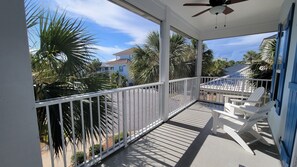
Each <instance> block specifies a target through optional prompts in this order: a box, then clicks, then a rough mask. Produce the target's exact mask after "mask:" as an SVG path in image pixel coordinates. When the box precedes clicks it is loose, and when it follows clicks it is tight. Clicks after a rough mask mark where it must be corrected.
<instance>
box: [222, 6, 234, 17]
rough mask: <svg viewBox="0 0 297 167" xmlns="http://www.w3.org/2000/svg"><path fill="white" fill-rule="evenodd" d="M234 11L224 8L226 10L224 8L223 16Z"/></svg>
mask: <svg viewBox="0 0 297 167" xmlns="http://www.w3.org/2000/svg"><path fill="white" fill-rule="evenodd" d="M233 11H234V10H233V9H231V8H229V7H228V6H226V8H225V10H224V12H223V13H224V14H225V15H227V14H230V13H232V12H233Z"/></svg>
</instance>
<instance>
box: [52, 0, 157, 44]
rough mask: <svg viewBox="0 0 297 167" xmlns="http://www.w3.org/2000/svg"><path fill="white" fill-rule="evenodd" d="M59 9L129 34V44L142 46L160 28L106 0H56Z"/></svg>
mask: <svg viewBox="0 0 297 167" xmlns="http://www.w3.org/2000/svg"><path fill="white" fill-rule="evenodd" d="M55 2H56V4H57V6H58V7H59V8H62V9H65V10H66V11H68V12H71V13H72V14H76V15H79V16H82V17H85V18H87V19H89V20H91V21H93V22H95V23H96V24H98V25H100V26H102V27H107V28H112V29H113V30H115V31H117V32H120V33H124V34H127V35H128V36H130V37H131V38H132V41H129V42H127V44H131V45H134V44H142V43H144V41H145V39H146V34H147V33H148V32H151V31H154V30H158V29H159V26H158V25H157V24H155V23H153V22H151V21H149V20H146V19H144V18H142V17H141V16H138V15H136V14H134V13H132V12H130V11H128V10H126V9H124V8H122V7H120V6H118V5H115V4H113V3H111V2H109V1H106V0H55Z"/></svg>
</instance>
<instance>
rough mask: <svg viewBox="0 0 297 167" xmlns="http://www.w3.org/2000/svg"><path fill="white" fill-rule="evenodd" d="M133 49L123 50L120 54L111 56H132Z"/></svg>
mask: <svg viewBox="0 0 297 167" xmlns="http://www.w3.org/2000/svg"><path fill="white" fill-rule="evenodd" d="M134 50H135V48H129V49H126V50H123V51H121V52H118V53H115V54H113V55H115V56H127V55H132V54H133V53H134Z"/></svg>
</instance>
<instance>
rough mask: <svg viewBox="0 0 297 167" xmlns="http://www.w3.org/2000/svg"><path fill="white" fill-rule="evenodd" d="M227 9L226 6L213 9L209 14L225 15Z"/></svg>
mask: <svg viewBox="0 0 297 167" xmlns="http://www.w3.org/2000/svg"><path fill="white" fill-rule="evenodd" d="M225 8H226V7H225V6H215V7H213V8H211V9H210V10H209V12H210V13H211V14H213V15H217V14H220V13H223V12H224V10H225Z"/></svg>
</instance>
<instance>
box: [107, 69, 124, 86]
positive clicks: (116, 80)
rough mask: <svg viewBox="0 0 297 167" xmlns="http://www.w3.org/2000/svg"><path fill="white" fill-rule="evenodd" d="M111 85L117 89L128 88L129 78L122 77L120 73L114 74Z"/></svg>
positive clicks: (111, 77)
mask: <svg viewBox="0 0 297 167" xmlns="http://www.w3.org/2000/svg"><path fill="white" fill-rule="evenodd" d="M110 79H111V84H112V85H115V86H116V87H117V88H121V87H126V86H127V82H128V80H127V78H126V77H125V76H123V75H121V74H120V73H119V72H115V73H112V74H111V76H110Z"/></svg>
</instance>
